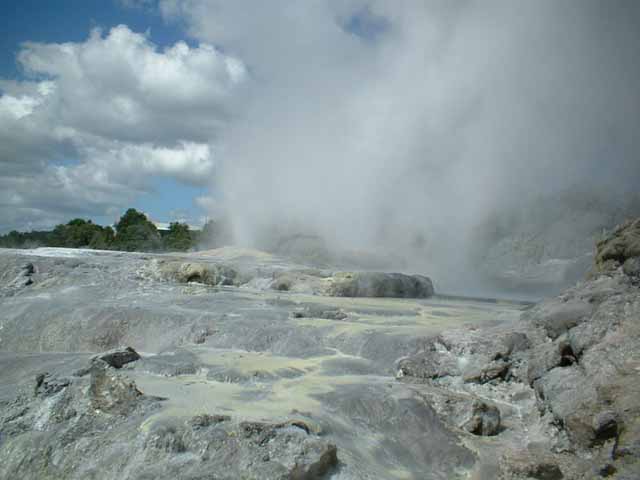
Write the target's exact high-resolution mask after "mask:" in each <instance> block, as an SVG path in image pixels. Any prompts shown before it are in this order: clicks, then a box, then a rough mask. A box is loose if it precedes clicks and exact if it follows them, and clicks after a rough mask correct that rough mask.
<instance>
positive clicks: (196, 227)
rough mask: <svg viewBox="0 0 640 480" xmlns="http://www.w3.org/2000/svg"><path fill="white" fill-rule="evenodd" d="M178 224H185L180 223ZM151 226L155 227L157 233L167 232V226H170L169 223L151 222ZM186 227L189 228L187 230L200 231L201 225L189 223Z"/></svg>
mask: <svg viewBox="0 0 640 480" xmlns="http://www.w3.org/2000/svg"><path fill="white" fill-rule="evenodd" d="M152 222H153V220H152ZM180 223H186V222H180ZM153 224H154V225H155V226H156V228H157V229H158V231H159V232H168V231H169V225H171V222H153ZM187 225H188V226H189V230H202V225H193V224H191V223H187Z"/></svg>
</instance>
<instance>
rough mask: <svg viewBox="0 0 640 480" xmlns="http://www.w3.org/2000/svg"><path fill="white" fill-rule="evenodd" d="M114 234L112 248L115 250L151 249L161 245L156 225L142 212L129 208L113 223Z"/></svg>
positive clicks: (157, 248) (158, 247)
mask: <svg viewBox="0 0 640 480" xmlns="http://www.w3.org/2000/svg"><path fill="white" fill-rule="evenodd" d="M115 227H116V235H115V239H114V242H113V248H115V249H116V250H126V251H129V252H132V251H142V252H145V251H153V250H159V249H160V248H161V247H162V241H161V239H160V234H159V233H158V229H157V228H156V226H155V225H154V224H153V223H152V222H150V221H149V219H147V216H146V215H145V214H144V213H141V212H138V211H137V210H136V209H134V208H130V209H129V210H127V211H126V212H125V214H124V215H123V216H122V217H120V220H118V222H117V223H116V225H115Z"/></svg>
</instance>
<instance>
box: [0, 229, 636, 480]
mask: <svg viewBox="0 0 640 480" xmlns="http://www.w3.org/2000/svg"><path fill="white" fill-rule="evenodd" d="M613 235H614V236H617V237H620V238H625V239H628V238H631V240H630V241H633V239H634V238H635V237H634V236H633V235H632V236H630V237H629V236H625V235H620V234H619V232H618V233H614V234H613ZM625 241H626V240H625ZM599 248H600V247H599ZM615 248H616V251H618V250H619V249H620V247H615ZM622 250H623V251H624V252H627V251H628V249H627V248H626V247H624V248H622ZM631 251H633V250H631ZM634 258H636V257H629V258H626V259H625V260H624V262H622V263H621V262H619V261H618V265H617V267H615V268H613V269H609V268H607V269H604V270H601V271H597V272H596V273H594V274H593V275H592V276H591V277H590V278H589V280H587V281H584V282H582V283H579V284H578V285H576V286H575V287H573V288H571V289H569V290H567V291H565V292H564V293H563V294H562V295H560V296H558V297H554V298H550V299H548V300H546V301H543V302H541V303H539V304H537V305H533V306H524V305H522V304H517V303H508V302H483V301H478V300H465V299H454V298H444V297H438V296H431V295H432V294H433V290H432V287H429V286H430V285H431V282H430V281H429V282H427V281H426V280H422V279H416V278H413V277H412V276H408V275H405V276H401V277H400V276H395V275H394V274H384V276H382V277H381V276H379V275H380V274H377V273H368V274H366V275H361V274H360V273H358V274H357V275H354V274H348V273H336V272H329V271H320V270H314V269H304V268H301V267H300V266H299V265H289V266H288V265H286V264H283V263H281V262H280V260H277V259H274V258H273V257H268V256H259V255H258V254H255V253H251V255H249V254H245V253H243V252H239V251H234V252H233V255H230V254H228V253H225V252H224V251H216V252H214V253H211V254H206V255H203V254H200V255H195V254H191V255H185V256H183V257H176V256H163V255H146V254H145V255H143V254H129V253H119V252H95V253H94V252H84V251H65V250H58V249H42V250H41V251H31V252H15V251H8V250H5V251H0V262H2V266H3V270H2V271H3V272H4V273H3V274H2V275H1V278H0V280H1V281H2V284H1V285H0V287H1V288H0V302H2V307H3V308H2V310H0V478H33V479H35V478H52V479H53V478H56V479H64V478H78V479H79V478H83V479H84V478H107V479H109V478H114V479H115V478H118V479H126V478H131V479H133V478H160V479H162V478H167V479H168V478H186V479H189V478H192V479H196V478H197V479H202V478H218V479H232V478H234V479H235V478H248V479H251V478H255V479H258V478H260V479H262V478H265V479H321V478H334V479H393V478H398V479H443V478H447V479H449V478H451V479H455V478H477V479H494V478H502V479H531V478H534V479H583V478H604V477H606V478H619V479H627V478H638V475H639V472H640V464H639V461H638V459H639V458H640V421H639V418H640V403H639V402H638V398H640V358H639V357H638V352H639V351H640V324H639V322H638V319H639V318H640V294H639V287H638V284H637V281H636V278H635V276H634V275H635V274H634V273H633V272H634V270H633V269H631V270H630V268H625V265H631V263H628V262H630V260H631V261H633V260H634ZM609 260H610V259H606V260H603V261H605V262H608V261H609ZM26 264H31V265H32V268H31V269H27V270H25V268H24V266H25V265H26ZM185 265H189V267H186V266H185ZM216 265H217V266H216ZM607 265H609V264H607ZM29 270H31V273H30V275H31V276H32V277H34V278H35V280H34V282H33V283H32V284H30V285H27V286H26V285H24V284H15V282H14V279H15V278H17V277H19V276H21V275H22V276H24V273H23V272H25V271H27V272H28V271H29ZM231 271H233V272H235V273H234V274H232V273H230V272H231ZM166 272H169V273H168V274H167V273H166ZM176 272H177V273H176ZM212 272H213V273H212ZM225 272H226V273H225ZM629 272H631V273H629ZM183 273H184V275H183ZM195 273H197V275H196V276H193V275H192V274H195ZM21 278H22V277H21ZM229 278H233V280H232V281H227V280H225V279H229ZM285 280H286V282H285ZM389 280H390V283H389ZM427 280H428V279H427ZM276 281H282V282H284V283H286V284H287V285H288V286H287V288H276V287H274V282H276ZM341 282H344V283H341ZM331 289H334V290H331ZM340 289H344V290H340ZM353 289H356V290H357V292H354V290H353ZM360 289H363V290H362V291H364V292H366V294H361V293H362V292H361V291H360ZM329 292H331V293H333V294H334V295H337V296H335V297H328V296H325V295H327V294H328V293H329ZM340 292H346V293H348V294H349V295H348V296H341V294H340ZM428 292H430V293H428ZM354 293H357V295H355V294H354ZM381 293H383V294H385V295H388V297H386V298H385V297H379V296H378V294H381ZM422 293H428V295H423V294H422ZM424 296H426V297H428V298H424ZM413 297H417V298H413ZM421 297H422V298H421ZM123 345H127V346H129V348H126V347H122V346H123ZM61 352H62V353H61Z"/></svg>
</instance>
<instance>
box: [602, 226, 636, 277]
mask: <svg viewBox="0 0 640 480" xmlns="http://www.w3.org/2000/svg"><path fill="white" fill-rule="evenodd" d="M639 256H640V218H639V219H636V220H631V221H628V222H626V223H624V224H622V225H620V226H619V227H617V228H616V229H615V230H614V231H613V232H612V233H611V234H609V235H608V236H607V237H606V238H604V239H602V240H601V241H599V242H598V244H597V246H596V257H595V269H596V271H598V272H606V271H610V270H611V269H612V267H613V266H614V265H622V264H623V263H625V262H626V261H627V259H630V258H633V257H639ZM608 262H609V263H608ZM611 262H615V263H611Z"/></svg>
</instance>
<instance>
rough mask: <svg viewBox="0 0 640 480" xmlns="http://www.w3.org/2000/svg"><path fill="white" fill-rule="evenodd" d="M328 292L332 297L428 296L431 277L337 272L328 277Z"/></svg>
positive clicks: (431, 287) (430, 288) (431, 285)
mask: <svg viewBox="0 0 640 480" xmlns="http://www.w3.org/2000/svg"><path fill="white" fill-rule="evenodd" d="M328 294H329V295H330V296H334V297H393V298H428V297H431V296H433V294H434V289H433V283H432V282H431V279H429V278H428V277H425V276H423V275H405V274H402V273H382V272H337V273H335V274H334V275H333V277H331V278H330V279H329V287H328Z"/></svg>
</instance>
